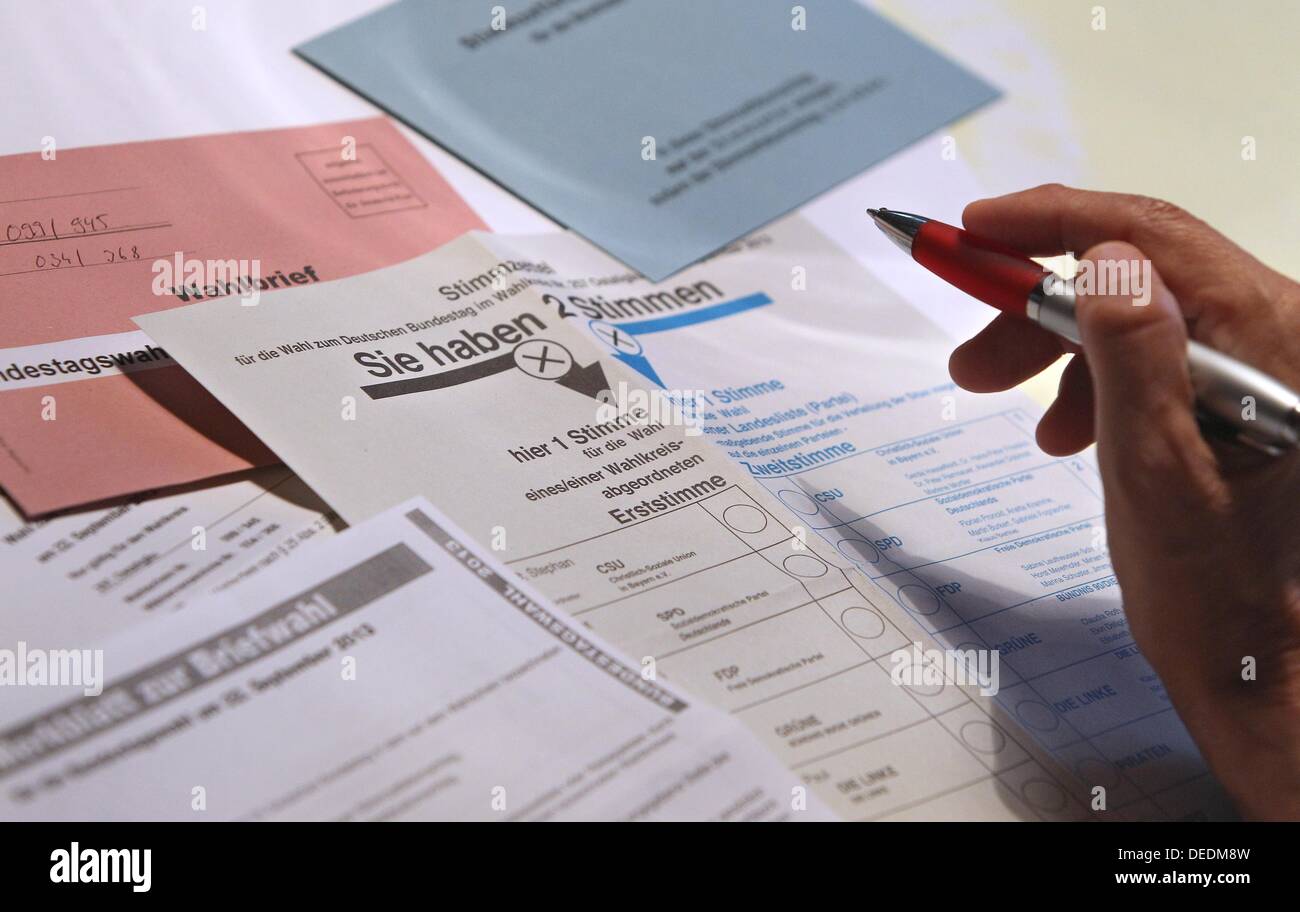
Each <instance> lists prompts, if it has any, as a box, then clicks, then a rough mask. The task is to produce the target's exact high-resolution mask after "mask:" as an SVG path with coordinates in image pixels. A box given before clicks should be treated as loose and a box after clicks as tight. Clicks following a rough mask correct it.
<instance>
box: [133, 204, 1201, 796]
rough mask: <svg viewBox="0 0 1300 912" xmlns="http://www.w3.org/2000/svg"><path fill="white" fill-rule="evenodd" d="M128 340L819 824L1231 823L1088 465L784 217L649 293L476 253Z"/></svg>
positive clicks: (499, 245) (630, 279)
mask: <svg viewBox="0 0 1300 912" xmlns="http://www.w3.org/2000/svg"><path fill="white" fill-rule="evenodd" d="M863 230H864V231H865V230H870V228H869V227H868V226H867V225H866V224H865V222H864V227H863ZM137 322H138V323H139V324H140V325H141V326H142V327H143V328H144V329H145V330H146V331H147V332H148V333H149V334H150V335H151V336H152V337H153V338H154V339H155V341H157V342H158V344H160V345H162V346H164V347H165V348H166V349H167V350H168V351H169V352H170V353H172V355H173V357H175V358H176V359H177V360H179V361H180V363H181V364H183V365H184V366H185V367H186V368H187V369H189V370H190V371H191V372H192V373H193V374H194V375H195V376H196V377H197V378H198V379H199V380H200V381H201V382H202V383H203V384H204V385H205V386H206V387H207V388H208V389H209V390H210V391H211V392H212V393H213V394H214V395H215V396H216V397H217V398H218V399H220V400H221V401H222V402H223V403H224V404H225V405H226V406H227V407H229V408H230V409H231V410H232V411H233V412H234V413H235V414H236V415H238V416H239V417H240V418H241V419H242V420H243V421H244V422H245V423H247V424H248V426H249V427H251V428H252V429H253V430H254V431H255V432H256V433H257V434H258V435H259V436H260V437H261V438H262V439H263V440H264V441H265V442H266V443H267V444H268V445H269V446H271V447H272V448H273V449H274V450H275V451H276V452H277V453H278V454H279V455H280V456H281V457H282V458H283V459H284V460H285V461H286V463H288V464H289V465H290V466H291V467H293V468H294V469H295V470H297V471H298V472H300V473H301V475H302V477H303V478H304V479H305V480H306V481H307V482H308V483H309V484H310V485H312V487H313V488H314V489H316V490H317V491H319V492H320V493H321V496H323V497H324V498H325V499H326V500H327V501H329V503H330V504H331V506H333V507H334V508H335V509H337V510H338V511H339V513H340V514H341V515H342V516H343V517H344V518H345V519H347V520H348V521H356V520H359V519H362V518H364V517H366V516H370V515H373V514H375V513H377V512H379V511H381V510H383V509H385V508H387V507H389V506H391V505H392V504H394V503H397V502H400V501H402V500H404V499H406V498H408V497H411V496H415V495H421V494H422V495H426V496H428V497H429V498H430V499H431V500H434V501H435V502H437V503H438V505H439V507H440V508H441V509H443V510H445V511H446V512H447V513H448V514H449V515H450V516H451V517H452V518H453V519H454V520H456V521H457V522H458V523H460V524H461V525H462V526H463V527H464V528H466V529H467V531H468V532H469V533H470V534H472V535H473V536H474V537H475V538H476V539H477V540H479V541H481V542H485V543H491V544H492V546H493V547H494V548H497V549H499V550H500V553H501V555H502V557H503V559H504V560H505V562H506V563H507V564H508V565H509V566H510V567H511V568H512V569H513V570H514V571H515V572H516V573H518V574H519V575H520V576H521V577H523V578H524V579H527V580H531V581H533V582H535V583H536V585H537V586H538V588H539V589H541V590H542V591H543V592H545V593H546V594H547V595H548V596H550V597H551V598H552V599H553V600H554V601H555V602H556V603H557V604H558V605H561V606H563V607H564V608H565V609H566V610H568V611H569V612H571V613H572V614H573V615H574V616H575V617H577V618H578V619H580V620H581V621H583V622H584V623H586V624H588V625H589V626H590V627H591V628H592V629H594V630H596V631H598V632H600V633H601V634H603V635H604V636H606V637H607V638H608V639H610V640H611V641H612V642H614V643H615V644H617V645H619V646H620V647H621V648H623V649H624V650H626V651H627V652H629V653H630V654H631V655H633V656H636V657H637V658H639V659H640V660H641V661H644V662H650V661H653V662H654V663H655V664H656V666H657V667H658V669H659V670H660V671H661V672H662V673H663V674H664V675H665V676H666V678H667V679H669V680H671V681H673V682H674V683H676V684H679V685H681V686H684V687H685V688H687V689H688V690H689V691H690V692H693V693H695V694H697V695H699V696H700V697H703V698H704V699H707V700H709V701H711V702H713V703H715V704H716V705H718V706H720V707H722V708H724V709H726V710H728V711H729V712H732V713H734V714H736V715H737V716H738V717H739V718H741V719H742V720H743V721H744V722H745V723H746V724H748V725H749V726H750V727H751V728H752V729H753V730H754V731H755V732H756V733H758V734H759V736H760V737H761V738H762V739H763V740H764V741H765V742H766V743H767V744H768V745H769V746H770V747H771V748H772V749H773V750H774V751H775V752H776V753H777V755H778V756H779V757H780V758H781V759H782V761H783V762H785V763H786V764H787V765H788V766H789V767H790V768H791V769H793V770H795V771H796V772H798V773H799V774H800V776H801V777H802V778H803V780H804V781H805V782H807V783H809V784H810V785H812V786H813V787H814V788H815V789H816V790H817V791H818V793H819V794H820V795H821V796H822V797H823V798H824V799H825V800H826V801H827V802H828V803H829V804H830V805H831V807H832V809H833V810H835V811H836V812H837V813H839V814H841V815H842V816H845V817H849V818H853V819H885V818H888V819H900V818H909V819H916V818H933V817H940V818H972V817H978V818H1046V819H1061V818H1074V817H1081V816H1086V815H1088V814H1089V813H1090V812H1092V811H1096V812H1099V813H1100V812H1103V811H1104V813H1105V815H1107V816H1110V817H1137V818H1161V819H1163V818H1170V817H1175V818H1181V817H1188V816H1216V815H1218V814H1220V813H1223V812H1224V811H1225V809H1226V807H1227V805H1226V803H1225V802H1224V800H1223V799H1222V797H1221V795H1220V793H1219V791H1218V789H1217V786H1216V785H1215V783H1214V782H1213V780H1212V779H1211V778H1210V777H1209V775H1208V773H1207V772H1206V769H1205V767H1204V764H1203V762H1202V759H1201V757H1200V756H1199V754H1198V752H1197V751H1196V749H1195V747H1194V745H1193V743H1192V742H1191V740H1190V738H1189V737H1188V735H1187V733H1186V731H1185V730H1184V729H1183V727H1182V725H1181V724H1180V722H1179V720H1178V718H1177V716H1176V714H1175V713H1174V712H1173V710H1172V708H1171V705H1170V703H1169V700H1168V698H1167V696H1166V694H1165V693H1164V690H1163V688H1162V687H1161V685H1160V682H1159V680H1158V679H1157V677H1156V676H1155V674H1154V673H1153V672H1152V670H1151V668H1150V666H1149V664H1148V663H1147V662H1146V661H1145V660H1144V659H1143V658H1142V656H1141V654H1140V653H1139V651H1138V650H1137V648H1136V647H1135V645H1134V644H1133V641H1132V639H1131V636H1130V635H1129V632H1128V629H1127V625H1126V623H1125V621H1124V617H1123V611H1122V608H1121V604H1120V600H1119V595H1118V591H1117V588H1116V585H1115V577H1114V575H1113V571H1112V569H1111V567H1110V563H1109V559H1108V555H1107V552H1106V548H1105V541H1104V535H1103V528H1104V527H1103V524H1102V515H1101V514H1102V501H1101V494H1100V484H1099V479H1098V477H1097V474H1096V471H1095V469H1094V467H1093V465H1092V463H1091V462H1090V461H1089V460H1088V459H1086V458H1083V457H1079V458H1068V459H1056V458H1052V457H1049V456H1047V455H1045V454H1043V453H1042V452H1041V451H1039V450H1038V448H1037V447H1036V446H1035V445H1034V441H1033V426H1034V422H1035V420H1036V418H1037V410H1036V408H1035V407H1034V406H1033V405H1032V404H1030V403H1029V402H1028V401H1027V400H1026V399H1024V398H1023V397H1021V396H1019V395H1018V394H1014V393H1013V394H1007V395H1001V396H971V395H968V394H965V393H964V392H962V391H961V390H959V389H957V388H955V387H954V385H953V384H952V382H951V381H950V380H949V379H948V377H947V372H946V370H945V364H946V361H947V356H948V354H949V350H950V345H951V343H950V342H949V341H948V340H946V339H945V338H944V337H943V336H942V334H941V333H940V332H939V331H938V330H937V328H936V327H935V326H934V325H933V324H931V323H929V322H928V321H927V320H926V319H924V318H923V317H922V316H920V315H919V314H918V313H917V312H916V311H915V310H913V309H912V308H910V307H909V306H908V305H907V304H906V303H905V302H903V301H902V300H900V299H899V298H898V297H897V296H896V295H895V294H893V293H892V292H890V291H889V290H888V289H887V288H886V287H885V286H883V285H882V284H881V283H880V282H878V281H877V280H876V279H875V278H874V277H873V276H871V275H870V274H869V273H868V272H866V271H865V270H864V269H863V268H862V267H861V266H859V265H858V264H857V263H855V262H854V261H853V260H852V259H850V258H849V257H848V256H846V255H845V254H844V253H843V252H842V251H841V250H840V249H839V248H837V247H836V246H835V245H833V244H832V243H830V242H829V241H827V240H826V238H824V237H823V236H822V235H821V234H819V233H818V232H817V231H816V230H815V229H813V228H812V227H811V226H810V225H808V224H807V223H806V222H805V221H803V220H802V219H801V218H798V217H792V218H788V219H785V220H783V221H781V222H779V223H777V224H775V225H774V226H772V227H771V228H770V229H768V230H766V231H764V232H762V233H760V234H757V235H754V236H752V237H750V238H748V239H746V240H745V241H743V242H741V243H740V244H738V245H736V246H735V247H734V248H732V249H731V250H730V251H728V252H726V253H724V254H722V255H720V256H718V257H716V258H714V259H712V260H710V261H707V262H705V263H702V264H700V265H698V266H695V267H692V268H690V269H688V270H686V271H684V272H682V273H679V274H678V275H677V276H675V277H674V278H672V279H670V280H669V281H667V282H663V283H659V284H654V285H652V284H650V283H647V282H646V281H644V280H643V279H642V278H641V277H639V276H637V275H635V274H633V273H630V272H629V271H628V270H627V268H626V267H624V266H621V265H620V264H618V263H617V262H616V261H614V260H612V259H611V258H609V257H607V256H605V255H604V254H602V253H600V252H599V251H597V250H596V249H595V248H593V247H592V246H591V245H589V244H587V243H586V242H585V241H583V240H581V239H580V238H578V237H576V236H574V235H563V234H555V235H546V236H540V237H535V238H532V237H530V238H513V239H512V238H506V237H499V236H493V235H486V234H479V233H473V234H471V235H467V236H465V237H462V238H460V239H458V240H456V241H453V242H451V243H450V244H447V245H446V246H444V247H442V248H440V249H439V250H437V251H434V252H433V253H431V254H428V255H427V256H424V257H420V258H418V259H415V260H411V261H409V262H406V263H403V264H399V265H397V266H393V267H390V268H388V269H384V270H379V271H376V272H372V273H369V274H367V275H363V276H358V277H355V278H352V279H346V280H342V281H339V282H334V283H330V284H328V285H321V286H316V287H312V288H310V289H301V290H292V289H291V290H289V291H286V292H284V293H282V294H279V295H277V296H276V297H275V300H274V301H265V302H263V303H262V304H261V305H259V306H257V307H253V308H246V307H239V306H238V305H237V304H235V303H232V302H229V301H211V302H205V303H203V304H199V305H196V306H193V307H189V308H183V309H177V310H171V311H168V312H166V313H161V314H151V315H148V316H144V317H140V318H138V319H137ZM654 391H657V392H654ZM652 392H654V394H653V395H652ZM1098 789H1100V791H1098Z"/></svg>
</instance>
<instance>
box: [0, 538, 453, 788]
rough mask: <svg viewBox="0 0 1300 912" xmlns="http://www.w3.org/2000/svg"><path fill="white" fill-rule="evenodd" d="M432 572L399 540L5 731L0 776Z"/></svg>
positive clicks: (207, 681) (251, 660)
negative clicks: (184, 647)
mask: <svg viewBox="0 0 1300 912" xmlns="http://www.w3.org/2000/svg"><path fill="white" fill-rule="evenodd" d="M432 570H433V568H432V567H430V566H429V565H428V564H427V563H426V562H425V561H424V560H423V559H422V558H421V557H420V556H419V555H418V554H416V553H415V552H414V551H412V550H411V549H410V548H409V547H407V546H406V545H401V544H399V545H394V546H393V547H391V548H388V549H386V550H384V551H381V552H380V553H379V554H376V555H375V556H374V557H371V558H369V559H367V560H365V561H362V562H361V563H359V564H356V565H355V566H353V567H350V568H348V569H347V570H344V571H343V572H341V573H338V574H336V575H335V576H332V577H330V578H329V579H327V580H325V581H324V582H322V583H320V584H319V585H316V586H313V587H312V588H311V589H308V590H306V591H305V592H300V593H299V594H297V595H295V596H294V597H293V598H289V599H285V600H284V601H282V602H279V603H277V604H275V605H273V606H271V607H270V608H268V609H267V610H266V611H264V612H262V613H261V614H259V615H257V616H256V617H253V618H250V619H249V620H247V621H244V622H242V623H240V624H238V625H237V626H234V627H231V628H229V629H227V630H224V631H222V632H221V633H219V634H217V635H215V636H213V637H210V638H209V639H207V640H204V641H203V642H201V643H196V644H194V645H193V646H191V647H190V648H188V649H187V650H185V651H184V652H183V653H177V654H175V655H171V656H168V657H167V658H164V659H162V660H160V661H158V662H154V663H153V664H151V665H149V666H147V667H145V668H143V669H141V670H140V671H138V672H136V673H134V674H132V675H131V676H130V677H129V678H126V679H125V680H122V681H117V682H115V683H112V684H110V685H109V686H107V687H106V688H105V689H104V692H103V693H102V694H100V695H99V696H97V697H82V698H80V699H77V700H73V701H70V702H68V703H65V704H63V705H62V706H59V707H56V708H55V709H52V710H51V711H49V712H47V713H44V714H42V715H41V716H39V717H37V718H35V719H31V720H29V721H27V722H24V723H21V724H19V725H16V726H14V727H12V728H10V729H9V730H7V731H4V732H0V778H3V777H4V776H7V775H9V774H11V773H13V772H15V771H16V770H18V769H20V768H22V767H24V766H26V765H27V764H29V763H33V762H35V761H37V760H42V759H44V758H45V757H48V756H49V755H50V754H53V753H56V752H58V751H61V750H63V749H65V748H68V747H72V746H74V745H76V744H80V743H81V742H83V741H85V740H87V739H89V738H92V737H95V736H97V735H100V734H103V733H104V732H105V731H108V730H109V729H111V728H112V727H113V726H115V725H117V724H119V723H122V722H126V721H129V720H131V719H134V718H136V717H137V716H139V715H140V714H142V713H145V712H149V711H151V710H154V709H157V708H158V707H160V706H163V705H164V704H166V703H169V702H171V701H172V700H175V699H177V698H179V697H182V696H185V695H186V694H188V693H190V692H191V691H193V690H194V689H195V688H198V687H203V686H205V685H207V684H211V683H212V682H213V681H215V680H217V679H219V678H222V677H225V676H226V675H229V674H232V673H234V672H236V671H239V670H240V669H242V668H245V667H247V666H248V665H250V664H252V663H254V662H257V661H259V660H261V659H263V658H265V657H266V656H268V655H271V654H273V653H275V652H279V651H280V650H282V649H286V648H288V647H290V646H293V645H294V644H295V643H298V642H299V641H300V640H302V639H304V638H305V637H308V636H311V635H312V634H314V633H316V632H317V631H319V630H320V629H321V628H323V627H325V626H327V625H328V624H330V623H332V622H333V621H336V620H338V619H339V618H341V617H344V616H346V615H348V614H351V613H352V612H354V611H356V610H357V609H359V608H364V607H365V606H366V605H368V604H370V603H371V602H373V601H375V600H376V599H378V598H380V597H382V596H384V595H387V594H388V593H390V592H392V591H394V590H396V589H398V588H400V587H401V586H404V585H405V584H407V583H409V582H411V581H412V580H414V579H417V578H419V577H421V576H423V575H424V574H426V573H430V572H432ZM173 721H174V720H173ZM182 722H184V724H188V721H186V720H182ZM169 724H170V723H169ZM182 727H183V726H182Z"/></svg>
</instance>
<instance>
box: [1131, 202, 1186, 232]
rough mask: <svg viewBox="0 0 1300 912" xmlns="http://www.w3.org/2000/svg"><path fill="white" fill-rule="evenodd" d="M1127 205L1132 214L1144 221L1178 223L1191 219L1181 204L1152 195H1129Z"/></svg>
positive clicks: (1161, 223) (1163, 223) (1162, 223)
mask: <svg viewBox="0 0 1300 912" xmlns="http://www.w3.org/2000/svg"><path fill="white" fill-rule="evenodd" d="M1128 199H1129V205H1130V207H1131V208H1132V209H1133V212H1134V214H1135V215H1136V216H1137V217H1138V218H1140V219H1141V220H1142V221H1143V222H1146V223H1155V224H1159V225H1180V224H1186V223H1189V222H1191V221H1193V219H1192V216H1191V215H1190V214H1189V213H1188V212H1187V211H1186V210H1185V209H1183V208H1182V207H1181V206H1178V205H1175V204H1174V203H1171V202H1169V201H1168V200H1163V199H1158V198H1157V197H1154V196H1130V197H1129V198H1128Z"/></svg>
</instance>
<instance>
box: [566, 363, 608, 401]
mask: <svg viewBox="0 0 1300 912" xmlns="http://www.w3.org/2000/svg"><path fill="white" fill-rule="evenodd" d="M555 382H556V383H558V384H560V386H567V387H568V388H569V389H571V390H573V391H574V392H575V393H581V394H582V395H584V396H590V397H591V398H592V399H595V400H596V401H597V402H599V401H600V394H601V393H608V392H609V380H608V379H606V377H605V369H604V368H603V367H601V366H600V362H599V361H593V362H591V363H590V364H588V365H587V366H586V367H579V366H578V362H576V361H575V362H573V366H572V367H570V368H569V371H568V373H566V374H565V375H564V376H563V377H559V378H557V379H556V381H555Z"/></svg>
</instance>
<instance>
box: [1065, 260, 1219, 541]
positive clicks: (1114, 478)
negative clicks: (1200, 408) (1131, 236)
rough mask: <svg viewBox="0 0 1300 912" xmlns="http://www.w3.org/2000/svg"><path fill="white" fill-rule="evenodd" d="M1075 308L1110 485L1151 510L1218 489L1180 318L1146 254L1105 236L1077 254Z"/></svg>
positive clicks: (1185, 503)
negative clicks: (1196, 404) (1198, 420)
mask: <svg viewBox="0 0 1300 912" xmlns="http://www.w3.org/2000/svg"><path fill="white" fill-rule="evenodd" d="M1079 267H1080V272H1079V275H1078V276H1077V277H1076V280H1075V290H1076V295H1077V297H1076V308H1077V311H1076V316H1077V319H1078V322H1079V334H1080V336H1081V337H1082V339H1083V347H1084V351H1085V352H1086V353H1087V361H1088V367H1089V370H1090V371H1091V374H1092V383H1093V389H1094V393H1095V403H1096V405H1095V408H1096V414H1095V422H1096V431H1097V457H1098V462H1099V463H1100V465H1101V470H1102V477H1103V479H1104V481H1105V482H1106V486H1107V489H1108V493H1113V494H1117V495H1119V496H1120V497H1121V498H1122V499H1123V500H1126V501H1128V505H1129V506H1130V507H1134V508H1137V509H1139V510H1140V511H1141V512H1142V513H1145V514H1146V515H1147V516H1148V517H1152V514H1161V513H1165V514H1167V513H1169V512H1170V511H1179V510H1186V509H1188V508H1189V507H1201V508H1203V507H1204V506H1205V505H1206V504H1205V497H1206V495H1208V494H1211V493H1215V494H1217V493H1219V492H1220V491H1221V487H1220V485H1219V475H1218V469H1217V465H1216V463H1215V459H1214V454H1213V452H1212V451H1211V450H1210V448H1209V446H1208V445H1207V444H1206V442H1205V440H1204V439H1203V438H1202V437H1201V434H1200V429H1199V427H1198V426H1197V423H1196V417H1195V412H1194V402H1195V396H1194V394H1193V392H1192V384H1191V379H1190V378H1189V376H1188V373H1187V325H1186V322H1185V319H1184V317H1183V314H1182V311H1181V310H1180V308H1179V306H1178V302H1177V301H1176V300H1175V299H1174V296H1173V294H1172V293H1171V292H1170V291H1169V289H1168V288H1167V287H1165V284H1164V282H1163V281H1162V280H1161V278H1160V275H1159V274H1158V273H1157V272H1156V270H1155V267H1154V265H1153V264H1152V263H1151V261H1150V260H1149V259H1148V258H1147V257H1146V256H1145V255H1144V254H1143V253H1142V251H1140V250H1138V248H1136V247H1134V246H1133V245H1132V244H1126V243H1123V242H1119V241H1108V242H1106V243H1103V244H1098V245H1097V246H1095V247H1093V248H1092V249H1090V250H1089V251H1088V252H1087V253H1085V254H1084V256H1083V257H1082V258H1081V259H1080V261H1079Z"/></svg>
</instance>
